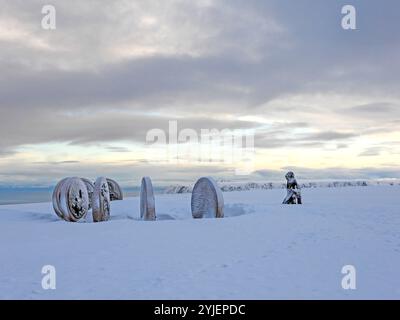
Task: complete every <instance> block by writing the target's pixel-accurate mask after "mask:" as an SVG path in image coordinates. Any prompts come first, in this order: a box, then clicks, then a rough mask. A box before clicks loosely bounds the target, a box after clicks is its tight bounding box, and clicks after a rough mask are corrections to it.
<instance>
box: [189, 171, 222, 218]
mask: <svg viewBox="0 0 400 320" xmlns="http://www.w3.org/2000/svg"><path fill="white" fill-rule="evenodd" d="M191 207H192V216H193V218H195V219H201V218H223V217H224V197H223V195H222V191H221V189H220V188H219V187H218V185H217V183H216V182H215V180H214V179H213V178H211V177H203V178H200V179H199V180H198V181H197V182H196V184H195V185H194V187H193V191H192V201H191Z"/></svg>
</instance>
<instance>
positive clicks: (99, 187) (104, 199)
mask: <svg viewBox="0 0 400 320" xmlns="http://www.w3.org/2000/svg"><path fill="white" fill-rule="evenodd" d="M110 202H111V200H110V190H109V188H108V183H107V179H106V178H104V177H99V178H97V180H96V182H95V183H94V190H93V196H92V214H93V221H94V222H101V221H107V220H109V219H110Z"/></svg>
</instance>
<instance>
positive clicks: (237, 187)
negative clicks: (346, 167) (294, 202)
mask: <svg viewBox="0 0 400 320" xmlns="http://www.w3.org/2000/svg"><path fill="white" fill-rule="evenodd" d="M217 182H218V185H219V186H220V188H221V190H222V191H223V192H232V191H249V190H259V189H269V190H270V189H284V188H286V184H285V183H279V182H245V183H244V182H227V181H217ZM376 185H400V181H374V180H357V181H318V182H315V181H310V182H303V183H300V187H301V188H343V187H367V186H376ZM192 189H193V185H172V186H169V187H166V188H165V190H164V193H167V194H175V193H191V192H192Z"/></svg>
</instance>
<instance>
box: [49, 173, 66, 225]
mask: <svg viewBox="0 0 400 320" xmlns="http://www.w3.org/2000/svg"><path fill="white" fill-rule="evenodd" d="M68 179H69V178H64V179H62V180H60V181H59V182H58V183H57V184H56V186H55V188H54V190H53V195H52V203H53V209H54V212H55V213H56V215H57V216H58V217H59V218H61V219H63V220H65V219H64V214H63V212H62V211H61V209H60V200H61V187H62V185H63V184H64V182H65V181H66V180H68Z"/></svg>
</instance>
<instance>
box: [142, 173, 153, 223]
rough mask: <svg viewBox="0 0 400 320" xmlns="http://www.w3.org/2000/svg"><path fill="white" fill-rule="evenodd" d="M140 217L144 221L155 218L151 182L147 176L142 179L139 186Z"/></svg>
mask: <svg viewBox="0 0 400 320" xmlns="http://www.w3.org/2000/svg"><path fill="white" fill-rule="evenodd" d="M140 218H141V219H143V220H146V221H154V220H156V219H157V216H156V206H155V199H154V192H153V184H152V183H151V179H150V178H149V177H144V178H143V179H142V185H141V187H140Z"/></svg>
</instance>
